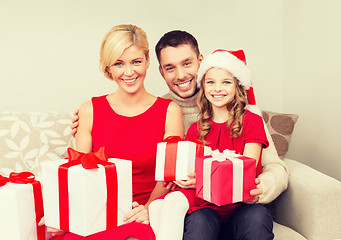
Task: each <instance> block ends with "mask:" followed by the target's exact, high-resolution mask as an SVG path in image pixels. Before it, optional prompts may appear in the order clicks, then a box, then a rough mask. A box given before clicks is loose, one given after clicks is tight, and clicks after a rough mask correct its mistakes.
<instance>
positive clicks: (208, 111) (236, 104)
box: [197, 74, 247, 143]
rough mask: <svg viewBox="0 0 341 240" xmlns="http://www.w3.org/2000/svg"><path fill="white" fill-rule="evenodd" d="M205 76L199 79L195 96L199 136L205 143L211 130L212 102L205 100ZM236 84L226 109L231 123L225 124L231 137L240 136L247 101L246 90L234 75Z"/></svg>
mask: <svg viewBox="0 0 341 240" xmlns="http://www.w3.org/2000/svg"><path fill="white" fill-rule="evenodd" d="M205 76H206V74H204V76H203V77H202V78H201V79H200V90H199V93H198V98H197V105H198V107H199V110H200V111H199V138H200V139H201V140H203V141H204V142H205V143H207V142H206V140H205V138H206V136H207V134H208V133H209V132H210V130H211V127H212V126H211V124H210V119H211V118H212V116H213V110H212V104H211V103H210V102H209V101H208V100H207V98H206V96H205V89H204V87H205V86H204V83H205ZM233 79H234V81H235V86H236V91H235V92H236V94H235V96H234V98H233V100H232V101H231V102H229V103H228V104H227V106H226V107H227V110H228V111H229V113H230V115H231V116H232V122H233V125H232V127H231V128H230V126H229V122H230V123H231V121H228V122H227V123H226V124H227V128H228V129H229V130H230V132H231V135H232V137H238V136H240V134H241V132H242V130H243V117H244V115H245V106H246V103H247V97H246V92H245V90H244V89H243V87H242V86H241V85H240V84H239V80H238V79H237V78H236V77H233Z"/></svg>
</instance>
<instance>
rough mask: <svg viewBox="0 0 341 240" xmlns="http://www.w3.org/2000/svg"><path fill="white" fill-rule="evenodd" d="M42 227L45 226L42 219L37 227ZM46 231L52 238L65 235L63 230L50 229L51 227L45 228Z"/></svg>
mask: <svg viewBox="0 0 341 240" xmlns="http://www.w3.org/2000/svg"><path fill="white" fill-rule="evenodd" d="M44 225H45V218H44V217H42V218H41V219H40V221H39V223H38V226H44ZM46 231H47V232H50V233H51V234H52V236H63V235H64V234H65V233H66V232H65V231H63V230H60V229H56V228H52V227H47V228H46Z"/></svg>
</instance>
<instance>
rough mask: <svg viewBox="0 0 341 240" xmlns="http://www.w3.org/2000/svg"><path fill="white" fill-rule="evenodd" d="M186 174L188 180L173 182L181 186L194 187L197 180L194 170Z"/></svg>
mask: <svg viewBox="0 0 341 240" xmlns="http://www.w3.org/2000/svg"><path fill="white" fill-rule="evenodd" d="M187 176H188V177H189V179H188V180H176V181H174V183H175V184H176V185H178V186H179V187H181V188H195V186H196V182H197V180H196V178H195V172H192V173H189V174H188V175H187Z"/></svg>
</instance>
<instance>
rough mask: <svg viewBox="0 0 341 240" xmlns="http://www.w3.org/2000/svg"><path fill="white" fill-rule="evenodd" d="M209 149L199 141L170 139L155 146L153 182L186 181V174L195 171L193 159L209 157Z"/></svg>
mask: <svg viewBox="0 0 341 240" xmlns="http://www.w3.org/2000/svg"><path fill="white" fill-rule="evenodd" d="M210 153H211V148H210V147H207V146H204V145H203V144H202V142H200V140H197V139H196V140H195V141H194V140H193V141H184V140H183V139H181V138H175V140H174V139H171V140H170V141H167V139H165V142H160V143H158V144H157V153H156V166H155V180H156V181H175V180H188V176H187V175H188V173H191V172H194V171H195V158H196V157H199V156H205V155H209V154H210Z"/></svg>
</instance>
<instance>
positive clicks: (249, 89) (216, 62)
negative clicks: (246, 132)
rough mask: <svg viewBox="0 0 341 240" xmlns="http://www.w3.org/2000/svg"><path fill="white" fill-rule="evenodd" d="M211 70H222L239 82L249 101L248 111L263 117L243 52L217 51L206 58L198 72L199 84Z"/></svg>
mask: <svg viewBox="0 0 341 240" xmlns="http://www.w3.org/2000/svg"><path fill="white" fill-rule="evenodd" d="M211 68H221V69H224V70H226V71H228V72H230V73H231V74H232V75H233V76H234V77H236V78H237V79H238V81H239V84H240V85H241V86H242V87H243V88H244V89H245V91H246V94H247V99H248V106H247V109H249V110H250V111H252V112H254V113H256V114H258V115H261V114H260V113H261V112H260V110H259V108H258V107H257V106H256V99H255V94H254V91H253V86H252V81H251V72H250V70H249V68H248V67H247V66H246V58H245V54H244V51H243V50H237V51H228V50H224V49H217V50H215V51H214V52H213V53H211V54H209V55H208V56H206V57H205V58H204V60H203V61H202V62H201V64H200V68H199V70H198V83H199V82H200V81H201V79H202V78H203V76H204V75H205V73H206V72H207V71H208V70H209V69H211Z"/></svg>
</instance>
